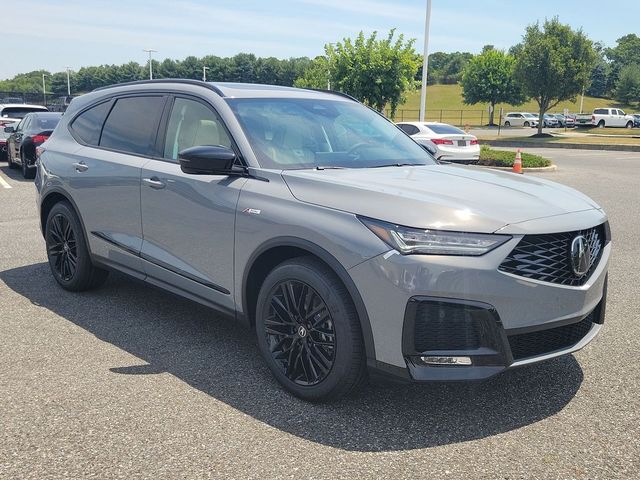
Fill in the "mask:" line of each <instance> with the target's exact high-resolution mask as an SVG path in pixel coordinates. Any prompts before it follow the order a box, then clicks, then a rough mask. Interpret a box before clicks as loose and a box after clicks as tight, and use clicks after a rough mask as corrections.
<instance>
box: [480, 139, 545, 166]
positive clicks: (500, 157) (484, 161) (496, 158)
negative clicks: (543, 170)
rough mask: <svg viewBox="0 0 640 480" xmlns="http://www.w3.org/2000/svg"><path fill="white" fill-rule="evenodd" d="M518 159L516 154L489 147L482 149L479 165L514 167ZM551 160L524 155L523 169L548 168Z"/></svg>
mask: <svg viewBox="0 0 640 480" xmlns="http://www.w3.org/2000/svg"><path fill="white" fill-rule="evenodd" d="M515 158H516V154H515V153H514V152H509V151H506V150H495V149H493V148H491V147H489V146H487V145H482V147H480V161H479V162H478V165H488V166H492V167H512V166H513V162H514V160H515ZM550 165H551V160H549V159H548V158H544V157H541V156H540V155H532V154H530V153H522V167H523V168H532V167H548V166H550Z"/></svg>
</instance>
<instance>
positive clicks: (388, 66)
mask: <svg viewBox="0 0 640 480" xmlns="http://www.w3.org/2000/svg"><path fill="white" fill-rule="evenodd" d="M394 37H395V30H391V32H389V35H388V36H387V38H385V39H383V40H378V38H377V32H374V33H373V34H372V35H371V36H370V37H369V38H365V36H364V33H362V32H360V34H359V35H358V36H357V37H356V38H355V40H352V39H350V38H345V39H344V40H343V41H342V42H338V43H336V44H335V45H334V44H327V45H325V53H326V55H325V56H324V57H319V58H316V60H314V64H313V65H312V66H311V67H310V68H311V69H312V70H311V71H310V72H308V73H307V75H304V76H303V77H302V78H300V79H299V81H298V82H296V84H297V85H298V86H304V87H312V88H326V87H327V76H328V75H330V78H331V87H332V88H333V89H335V90H339V91H342V92H345V93H348V94H349V95H352V96H353V97H355V98H357V99H358V100H360V101H361V102H363V103H365V104H366V105H369V106H370V107H373V108H375V109H377V110H379V111H382V110H383V109H384V108H385V107H386V106H387V105H388V106H389V107H390V108H391V115H392V116H393V115H394V114H395V111H396V109H397V108H398V105H400V103H402V102H404V101H405V94H406V92H407V91H408V90H412V89H415V87H416V82H415V80H414V77H415V74H416V71H417V70H418V65H419V63H420V57H419V56H418V55H417V54H416V52H415V50H414V48H413V44H414V40H409V41H406V42H405V40H404V36H403V35H399V36H398V37H397V38H395V39H394ZM328 72H329V73H328Z"/></svg>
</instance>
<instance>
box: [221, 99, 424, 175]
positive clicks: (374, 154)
mask: <svg viewBox="0 0 640 480" xmlns="http://www.w3.org/2000/svg"><path fill="white" fill-rule="evenodd" d="M226 100H227V103H228V104H229V105H230V106H231V109H232V110H233V111H234V113H235V115H236V117H237V118H238V120H239V121H240V124H241V125H242V128H243V129H244V131H245V133H246V134H247V137H248V139H249V142H250V143H251V146H252V147H253V151H254V152H255V154H256V156H257V157H258V160H259V161H260V164H261V166H263V167H266V168H278V169H296V168H298V169H301V168H314V167H327V166H329V167H330V166H333V167H343V168H367V167H377V166H383V165H396V164H399V163H402V164H406V163H410V164H417V165H428V164H433V158H432V157H431V156H430V155H429V154H428V153H427V152H426V151H424V150H423V149H422V148H421V147H420V146H419V145H418V144H416V143H415V142H414V141H412V140H411V139H410V138H407V136H406V135H404V134H402V133H400V132H399V131H398V129H397V128H396V127H395V126H394V125H393V124H392V123H391V122H389V121H388V120H386V119H385V118H383V117H382V116H380V115H378V114H377V113H375V112H373V111H372V110H370V109H368V108H366V107H364V106H362V105H360V104H358V103H356V102H347V101H338V100H325V99H301V98H235V99H234V98H228V99H226Z"/></svg>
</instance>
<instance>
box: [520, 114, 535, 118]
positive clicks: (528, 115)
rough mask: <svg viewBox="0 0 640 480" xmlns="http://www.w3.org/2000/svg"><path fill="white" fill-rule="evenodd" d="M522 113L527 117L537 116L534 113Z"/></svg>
mask: <svg viewBox="0 0 640 480" xmlns="http://www.w3.org/2000/svg"><path fill="white" fill-rule="evenodd" d="M522 115H524V116H525V117H527V118H536V116H535V115H534V114H533V113H523V114H522Z"/></svg>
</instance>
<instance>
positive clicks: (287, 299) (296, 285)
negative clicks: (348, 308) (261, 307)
mask: <svg viewBox="0 0 640 480" xmlns="http://www.w3.org/2000/svg"><path fill="white" fill-rule="evenodd" d="M269 303H270V306H269V309H268V314H267V317H266V318H265V321H264V323H265V335H266V337H267V343H268V345H269V349H270V351H271V355H272V356H273V358H274V360H275V361H276V362H277V363H278V364H279V365H280V366H281V368H282V370H283V371H284V374H285V375H286V376H287V378H289V380H291V381H293V382H294V383H296V384H298V385H305V386H309V385H317V384H318V383H320V382H322V381H323V380H324V379H325V378H326V377H327V375H328V374H329V372H330V371H331V368H332V367H333V361H334V357H335V349H336V342H335V340H336V331H335V328H334V323H333V318H332V317H331V313H330V312H329V309H328V308H327V305H326V303H325V302H324V300H323V299H322V298H321V297H320V295H318V293H317V292H316V291H315V290H314V289H313V288H312V287H311V286H309V285H308V284H306V283H303V282H301V281H297V280H286V281H284V282H281V283H278V284H277V285H276V286H275V287H274V288H273V289H272V291H271V295H270V299H269Z"/></svg>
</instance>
